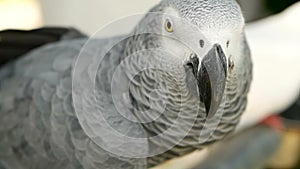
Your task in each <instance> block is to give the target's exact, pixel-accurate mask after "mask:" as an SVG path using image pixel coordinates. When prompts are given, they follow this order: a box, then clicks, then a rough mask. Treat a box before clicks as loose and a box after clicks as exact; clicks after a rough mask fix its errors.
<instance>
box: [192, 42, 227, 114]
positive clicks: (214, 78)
mask: <svg viewBox="0 0 300 169" xmlns="http://www.w3.org/2000/svg"><path fill="white" fill-rule="evenodd" d="M199 64H201V66H200V70H198V67H199ZM187 65H188V66H189V67H190V68H191V70H192V73H193V74H194V76H195V77H196V79H197V84H198V89H199V94H200V100H201V102H203V103H204V105H205V109H206V113H207V117H208V118H211V117H213V116H214V115H215V114H216V112H217V110H218V108H219V106H220V104H221V102H222V98H223V94H224V90H225V85H226V78H227V60H226V57H225V54H224V52H223V50H222V47H221V46H220V45H219V44H215V45H214V46H213V48H212V49H211V50H210V51H209V52H208V53H207V55H206V56H205V57H204V58H203V60H202V61H201V63H199V59H198V57H197V56H196V55H193V56H192V57H191V58H190V60H189V62H188V63H187Z"/></svg>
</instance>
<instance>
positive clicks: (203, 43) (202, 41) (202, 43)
mask: <svg viewBox="0 0 300 169" xmlns="http://www.w3.org/2000/svg"><path fill="white" fill-rule="evenodd" d="M204 45H205V42H204V40H202V39H201V40H200V47H201V48H203V47H204Z"/></svg>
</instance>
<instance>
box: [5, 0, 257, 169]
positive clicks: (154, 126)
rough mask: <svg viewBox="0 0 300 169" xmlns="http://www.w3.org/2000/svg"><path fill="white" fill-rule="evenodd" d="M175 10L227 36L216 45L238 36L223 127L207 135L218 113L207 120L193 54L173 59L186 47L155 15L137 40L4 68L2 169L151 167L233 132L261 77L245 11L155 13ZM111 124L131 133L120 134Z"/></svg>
mask: <svg viewBox="0 0 300 169" xmlns="http://www.w3.org/2000/svg"><path fill="white" fill-rule="evenodd" d="M206 4H207V5H206ZM212 4H214V6H213V7H212V6H211V5H212ZM169 8H172V10H175V11H177V12H178V15H179V16H180V17H183V18H185V19H187V20H188V21H190V22H191V23H192V24H193V25H195V26H197V27H200V30H201V31H203V32H207V31H208V30H212V32H214V31H215V32H216V31H217V32H219V33H220V34H221V35H219V36H220V37H221V38H220V39H221V40H220V41H218V42H213V43H220V44H221V46H222V47H223V48H224V46H226V41H227V39H222V38H223V36H224V37H225V35H222V33H223V32H222V31H223V30H224V32H226V33H227V32H228V30H229V31H232V32H233V35H232V36H233V37H234V38H233V40H232V41H233V45H232V49H228V51H227V54H228V55H233V56H232V57H233V59H234V60H235V66H234V68H232V70H229V71H228V76H227V79H226V89H225V92H224V93H225V98H226V99H225V100H223V102H222V103H221V104H220V108H219V110H220V112H221V110H222V109H224V111H223V116H222V117H219V120H220V122H219V123H218V124H217V126H216V130H214V131H212V132H210V130H207V131H208V132H205V131H206V129H207V128H209V127H210V126H211V127H213V124H214V123H216V119H218V118H216V117H217V116H218V115H216V116H214V117H213V118H211V119H208V118H207V115H206V112H205V107H204V103H203V101H201V99H199V96H198V95H199V94H197V92H198V91H197V90H198V89H197V85H198V84H197V83H196V82H195V80H189V79H192V78H191V77H192V73H190V72H189V70H188V68H187V67H186V66H185V65H184V64H183V63H185V60H186V58H188V56H180V57H174V56H173V55H176V53H175V54H174V53H172V50H173V47H174V46H171V47H172V48H170V46H168V45H169V44H173V43H175V44H176V45H178V46H176V45H175V46H176V47H177V48H180V49H182V50H180V51H185V50H186V49H185V48H184V47H183V46H182V44H180V43H178V42H176V41H175V42H173V41H172V40H171V41H170V39H168V38H167V37H165V36H161V35H157V34H154V33H155V32H159V33H162V34H166V33H164V32H163V25H164V23H162V22H163V19H164V17H165V16H164V15H161V14H150V13H149V14H147V15H146V16H145V17H144V19H142V20H141V22H140V23H139V24H138V25H137V26H136V28H135V30H134V32H133V33H132V34H131V35H130V36H123V37H114V38H110V39H92V40H87V39H82V40H73V41H62V42H60V43H56V44H51V45H48V46H45V47H42V48H40V49H37V50H35V51H33V52H31V53H29V54H27V55H25V56H24V57H22V58H21V59H19V60H17V61H15V62H14V63H10V64H8V65H6V66H5V67H3V68H1V69H0V79H1V82H0V98H1V100H0V113H1V114H0V115H1V119H0V168H1V167H2V166H4V168H6V169H12V168H13V169H19V168H20V169H23V168H24V169H28V168H30V169H34V168H51V169H53V168H57V169H60V168H70V169H71V168H74V169H79V168H85V169H92V168H100V169H102V168H107V169H114V168H115V169H119V168H122V169H126V168H146V167H149V166H154V165H157V164H159V163H161V162H164V161H166V160H168V159H171V158H174V157H177V156H181V155H184V154H186V153H189V152H191V151H193V150H195V149H201V148H203V147H205V146H206V145H208V144H211V143H213V142H215V141H217V140H220V139H222V138H224V137H225V136H226V135H227V134H229V133H230V132H232V131H233V130H234V128H235V126H236V124H237V123H238V122H239V118H240V116H241V113H242V112H243V111H244V109H245V107H246V95H247V93H248V89H249V85H250V81H251V76H252V63H251V59H250V52H249V49H248V46H247V43H246V40H245V37H244V34H243V24H244V23H243V18H242V15H241V12H240V9H239V7H238V5H237V4H236V2H235V1H233V0H230V1H226V2H223V1H221V0H208V1H204V0H194V1H177V0H173V1H172V0H164V1H162V2H161V3H160V4H159V5H157V6H156V7H154V8H153V9H152V10H151V11H152V12H162V13H168V12H167V11H166V10H168V9H169ZM199 14H205V15H203V16H202V15H199ZM200 16H201V17H200ZM174 20H175V19H174ZM218 21H220V22H218ZM177 24H178V23H177ZM182 27H184V26H183V25H182ZM178 29H179V27H178ZM187 30H188V29H187ZM185 33H186V32H185ZM174 34H176V35H177V36H180V37H178V38H179V39H180V38H182V37H184V36H183V34H182V33H178V32H176V31H175V32H174ZM191 34H192V32H191ZM230 35H231V34H230ZM169 36H173V35H169ZM208 37H210V35H208ZM181 40H183V41H186V39H184V38H183V39H181ZM191 40H193V39H191ZM223 40H225V41H224V42H223ZM198 41H199V39H198ZM198 41H197V42H198ZM212 41H213V40H212ZM169 42H170V43H169ZM235 42H236V43H235ZM191 43H192V42H187V44H191ZM115 44H117V45H115ZM206 46H209V43H206ZM235 47H236V49H235ZM225 48H226V47H225ZM152 49H153V50H152ZM107 51H108V52H107ZM170 51H171V52H170ZM230 51H234V52H233V53H230ZM200 53H201V52H200ZM205 54H206V53H205V52H204V53H203V55H205ZM76 59H77V60H76ZM178 119H179V120H178ZM104 120H105V121H104ZM136 122H143V123H136ZM107 124H109V126H110V127H112V129H114V132H115V131H116V132H117V133H121V134H122V135H121V136H119V135H113V134H112V133H113V131H111V129H110V128H108V125H107ZM165 131H167V133H166V134H162V133H164V132H165ZM155 136H157V137H155ZM128 137H130V138H147V139H142V140H141V141H138V142H135V141H136V140H137V139H136V140H135V139H133V140H130V139H128ZM126 139H128V140H126ZM147 155H149V157H148V158H138V157H147Z"/></svg>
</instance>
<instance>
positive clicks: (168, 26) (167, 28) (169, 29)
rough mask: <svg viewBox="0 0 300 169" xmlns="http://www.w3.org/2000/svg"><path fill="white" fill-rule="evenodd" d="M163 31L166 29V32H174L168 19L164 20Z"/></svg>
mask: <svg viewBox="0 0 300 169" xmlns="http://www.w3.org/2000/svg"><path fill="white" fill-rule="evenodd" d="M165 29H166V31H167V32H170V33H171V32H174V29H173V24H172V22H171V21H170V20H169V19H166V22H165Z"/></svg>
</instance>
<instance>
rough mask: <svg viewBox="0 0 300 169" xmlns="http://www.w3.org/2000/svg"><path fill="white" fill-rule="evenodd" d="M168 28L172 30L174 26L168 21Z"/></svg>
mask: <svg viewBox="0 0 300 169" xmlns="http://www.w3.org/2000/svg"><path fill="white" fill-rule="evenodd" d="M167 28H168V29H171V28H172V24H171V22H170V21H167Z"/></svg>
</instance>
